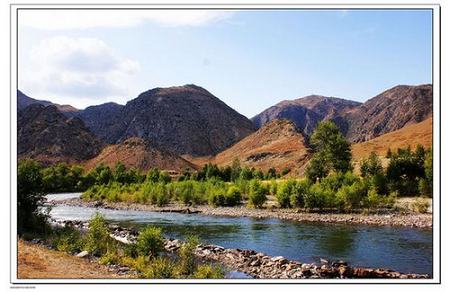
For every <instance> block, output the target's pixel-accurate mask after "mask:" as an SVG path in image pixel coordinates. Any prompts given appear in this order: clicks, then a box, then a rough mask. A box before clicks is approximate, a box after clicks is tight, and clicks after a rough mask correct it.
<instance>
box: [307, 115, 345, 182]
mask: <svg viewBox="0 0 450 292" xmlns="http://www.w3.org/2000/svg"><path fill="white" fill-rule="evenodd" d="M310 143H311V146H312V147H313V149H314V155H313V157H312V159H311V162H310V165H309V166H308V168H307V170H306V174H307V177H308V178H309V179H310V180H312V181H316V180H317V179H321V178H323V177H325V176H326V175H328V173H329V172H330V171H334V172H342V173H345V172H347V171H349V170H352V165H351V158H352V155H351V149H350V143H349V142H348V141H347V140H346V139H345V137H344V136H343V135H342V133H341V132H340V131H339V128H338V127H337V126H336V125H335V124H334V123H333V122H331V121H322V122H320V123H319V124H318V125H317V127H316V129H315V130H314V133H313V134H312V135H311V139H310Z"/></svg>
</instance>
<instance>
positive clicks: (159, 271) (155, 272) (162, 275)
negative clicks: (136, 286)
mask: <svg viewBox="0 0 450 292" xmlns="http://www.w3.org/2000/svg"><path fill="white" fill-rule="evenodd" d="M141 277H142V278H146V279H172V278H176V277H177V274H176V264H175V262H174V261H173V260H171V259H168V258H164V257H157V258H153V259H151V260H150V261H149V262H148V263H147V264H146V267H145V268H144V269H142V275H141Z"/></svg>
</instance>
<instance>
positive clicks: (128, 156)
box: [85, 137, 195, 172]
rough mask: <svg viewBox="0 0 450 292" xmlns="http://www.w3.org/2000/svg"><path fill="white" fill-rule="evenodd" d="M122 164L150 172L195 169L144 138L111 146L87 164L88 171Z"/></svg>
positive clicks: (133, 138)
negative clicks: (101, 165) (100, 166)
mask: <svg viewBox="0 0 450 292" xmlns="http://www.w3.org/2000/svg"><path fill="white" fill-rule="evenodd" d="M117 162H122V163H123V164H124V165H125V167H126V168H137V169H141V170H150V169H151V168H153V167H157V168H159V169H163V170H172V171H178V172H180V171H183V170H185V169H187V168H188V169H195V166H194V165H193V164H191V163H190V162H188V161H186V160H185V159H183V158H181V157H179V156H178V155H175V154H173V153H170V152H168V151H165V150H161V149H158V148H157V147H156V146H154V145H152V144H151V143H150V142H148V141H145V140H144V139H142V138H137V137H132V138H128V139H127V140H125V141H123V142H122V143H120V144H116V145H110V146H107V147H106V148H104V149H103V150H102V151H101V153H100V154H99V155H98V156H96V157H94V158H93V159H90V160H89V161H87V162H86V163H85V167H86V168H87V169H92V168H94V167H95V166H97V165H100V164H104V165H106V166H110V167H114V166H115V165H116V163H117Z"/></svg>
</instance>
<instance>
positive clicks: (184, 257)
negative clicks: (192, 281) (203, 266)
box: [178, 236, 200, 275]
mask: <svg viewBox="0 0 450 292" xmlns="http://www.w3.org/2000/svg"><path fill="white" fill-rule="evenodd" d="M199 244H200V241H199V239H198V237H195V236H189V237H188V238H187V242H186V243H184V244H183V245H182V246H181V247H180V250H179V251H178V256H179V257H180V267H179V273H180V274H181V275H190V274H192V273H193V272H194V270H195V255H194V251H195V249H196V248H197V246H198V245H199Z"/></svg>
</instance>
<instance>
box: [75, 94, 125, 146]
mask: <svg viewBox="0 0 450 292" xmlns="http://www.w3.org/2000/svg"><path fill="white" fill-rule="evenodd" d="M123 108H124V106H123V105H120V104H117V103H114V102H108V103H104V104H101V105H94V106H89V107H87V108H86V109H84V110H82V111H79V112H77V113H76V116H77V117H79V118H80V119H82V120H83V121H84V123H85V124H86V126H87V127H88V128H89V129H90V130H91V131H92V133H94V134H95V135H96V136H97V137H98V138H100V139H102V140H103V141H104V142H106V143H108V144H114V143H116V142H117V141H118V140H119V138H120V136H121V134H122V132H123V131H125V130H126V124H125V123H124V121H123V119H122V109H123Z"/></svg>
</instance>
